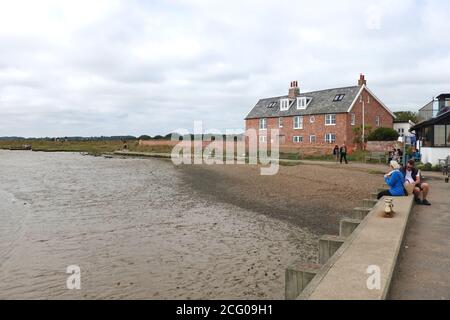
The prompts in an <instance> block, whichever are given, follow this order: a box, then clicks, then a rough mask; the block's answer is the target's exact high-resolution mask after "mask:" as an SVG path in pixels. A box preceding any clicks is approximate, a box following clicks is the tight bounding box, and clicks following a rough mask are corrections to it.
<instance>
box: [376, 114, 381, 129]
mask: <svg viewBox="0 0 450 320" xmlns="http://www.w3.org/2000/svg"><path fill="white" fill-rule="evenodd" d="M375 124H376V126H377V127H379V126H380V116H377V117H376V118H375Z"/></svg>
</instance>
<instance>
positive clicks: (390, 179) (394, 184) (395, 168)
mask: <svg viewBox="0 0 450 320" xmlns="http://www.w3.org/2000/svg"><path fill="white" fill-rule="evenodd" d="M390 167H391V169H392V171H391V172H389V173H388V174H386V175H384V181H385V182H386V183H387V185H388V186H389V190H384V191H381V192H380V193H379V194H378V197H377V199H378V200H380V199H381V198H383V197H384V196H389V197H403V196H406V193H405V176H404V175H403V173H401V171H400V165H399V164H398V162H397V161H395V160H392V161H391V163H390Z"/></svg>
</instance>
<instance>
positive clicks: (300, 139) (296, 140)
mask: <svg viewBox="0 0 450 320" xmlns="http://www.w3.org/2000/svg"><path fill="white" fill-rule="evenodd" d="M293 141H294V143H300V142H303V137H302V136H294V138H293Z"/></svg>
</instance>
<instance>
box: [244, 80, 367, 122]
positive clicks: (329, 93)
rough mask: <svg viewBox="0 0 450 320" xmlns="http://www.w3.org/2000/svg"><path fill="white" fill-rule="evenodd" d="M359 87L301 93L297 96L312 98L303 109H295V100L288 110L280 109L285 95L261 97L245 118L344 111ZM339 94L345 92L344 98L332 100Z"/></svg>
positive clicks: (348, 106) (350, 103) (353, 98)
mask: <svg viewBox="0 0 450 320" xmlns="http://www.w3.org/2000/svg"><path fill="white" fill-rule="evenodd" d="M360 89H361V87H359V86H353V87H345V88H335V89H327V90H320V91H313V92H305V93H302V94H300V95H299V97H308V98H312V100H311V102H310V103H309V105H308V107H307V108H306V109H305V110H297V101H296V100H293V101H292V102H291V105H290V108H289V110H287V111H280V99H287V98H288V96H287V95H286V96H281V97H273V98H267V99H261V100H259V101H258V103H257V104H256V105H255V107H253V109H252V111H250V113H249V114H248V115H247V117H245V119H258V118H278V117H288V116H302V115H313V114H330V113H346V112H347V111H348V109H349V108H350V106H351V105H352V103H353V101H354V100H355V98H356V96H357V95H358V92H359V90H360ZM339 94H345V96H344V98H343V99H342V100H341V101H335V102H333V100H334V98H335V97H336V96H337V95H339ZM272 102H276V105H274V106H273V107H271V108H270V107H269V106H270V104H271V103H272Z"/></svg>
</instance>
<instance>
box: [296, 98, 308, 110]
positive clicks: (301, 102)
mask: <svg viewBox="0 0 450 320" xmlns="http://www.w3.org/2000/svg"><path fill="white" fill-rule="evenodd" d="M307 107H308V98H306V97H298V98H297V110H305V109H306V108H307Z"/></svg>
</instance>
